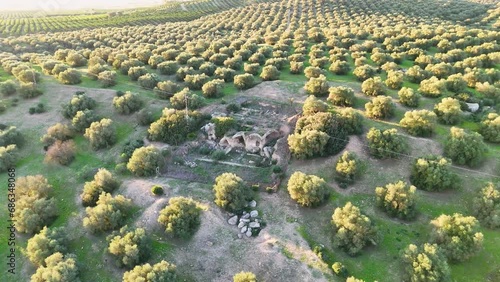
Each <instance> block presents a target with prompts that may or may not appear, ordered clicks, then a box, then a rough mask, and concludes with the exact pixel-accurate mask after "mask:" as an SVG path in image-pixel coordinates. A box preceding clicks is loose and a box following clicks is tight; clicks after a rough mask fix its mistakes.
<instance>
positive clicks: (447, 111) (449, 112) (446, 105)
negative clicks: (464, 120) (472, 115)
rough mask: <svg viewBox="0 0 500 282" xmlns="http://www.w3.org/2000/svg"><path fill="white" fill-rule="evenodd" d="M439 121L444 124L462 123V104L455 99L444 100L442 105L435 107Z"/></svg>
mask: <svg viewBox="0 0 500 282" xmlns="http://www.w3.org/2000/svg"><path fill="white" fill-rule="evenodd" d="M434 112H435V113H436V115H437V117H438V119H439V121H441V122H442V123H444V124H456V123H458V122H459V121H460V119H461V115H462V110H461V109H460V102H459V101H458V100H457V99H454V98H449V97H448V98H443V100H441V103H439V104H437V105H435V106H434Z"/></svg>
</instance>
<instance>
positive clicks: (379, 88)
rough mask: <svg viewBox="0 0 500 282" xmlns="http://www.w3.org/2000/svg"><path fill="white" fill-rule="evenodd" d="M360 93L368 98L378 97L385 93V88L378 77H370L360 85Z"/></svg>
mask: <svg viewBox="0 0 500 282" xmlns="http://www.w3.org/2000/svg"><path fill="white" fill-rule="evenodd" d="M361 92H363V93H364V94H365V95H368V96H379V95H385V94H386V93H387V88H386V86H385V84H384V83H383V82H382V79H380V77H370V78H368V79H366V80H365V81H363V83H362V84H361Z"/></svg>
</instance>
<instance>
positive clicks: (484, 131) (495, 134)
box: [479, 113, 500, 143]
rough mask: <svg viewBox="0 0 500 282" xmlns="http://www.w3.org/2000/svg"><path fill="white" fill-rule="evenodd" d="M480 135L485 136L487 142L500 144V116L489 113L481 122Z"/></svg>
mask: <svg viewBox="0 0 500 282" xmlns="http://www.w3.org/2000/svg"><path fill="white" fill-rule="evenodd" d="M479 133H481V135H483V137H484V140H486V141H489V142H493V143H500V115H498V114H497V113H489V114H488V115H487V116H486V117H485V118H484V119H483V120H482V121H481V125H480V128H479Z"/></svg>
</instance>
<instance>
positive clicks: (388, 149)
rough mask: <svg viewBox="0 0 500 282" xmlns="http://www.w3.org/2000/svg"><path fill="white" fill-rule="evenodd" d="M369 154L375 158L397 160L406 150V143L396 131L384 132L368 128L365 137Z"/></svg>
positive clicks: (387, 130)
mask: <svg viewBox="0 0 500 282" xmlns="http://www.w3.org/2000/svg"><path fill="white" fill-rule="evenodd" d="M366 139H367V140H368V147H369V151H370V154H371V155H372V156H374V157H375V158H379V159H382V158H397V157H399V156H400V155H401V154H403V153H405V152H406V151H407V149H408V146H407V144H406V141H405V140H404V139H403V137H402V136H401V135H399V134H398V131H397V129H395V128H392V129H386V130H384V131H382V130H380V129H376V128H374V127H372V128H370V130H369V131H368V134H367V135H366Z"/></svg>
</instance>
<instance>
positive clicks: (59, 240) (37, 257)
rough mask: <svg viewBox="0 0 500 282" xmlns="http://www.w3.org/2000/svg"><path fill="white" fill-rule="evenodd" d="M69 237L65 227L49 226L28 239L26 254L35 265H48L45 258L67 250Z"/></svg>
mask: <svg viewBox="0 0 500 282" xmlns="http://www.w3.org/2000/svg"><path fill="white" fill-rule="evenodd" d="M67 246H68V238H67V237H66V234H65V231H64V229H63V228H47V227H46V226H45V227H44V228H43V229H42V230H41V231H40V233H38V234H36V235H35V236H33V237H31V238H30V239H29V240H28V245H27V247H26V256H27V257H28V259H29V260H30V261H31V263H33V264H34V265H35V266H46V265H45V259H46V258H47V257H49V256H50V255H52V254H54V253H57V252H60V253H65V252H66V251H67Z"/></svg>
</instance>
